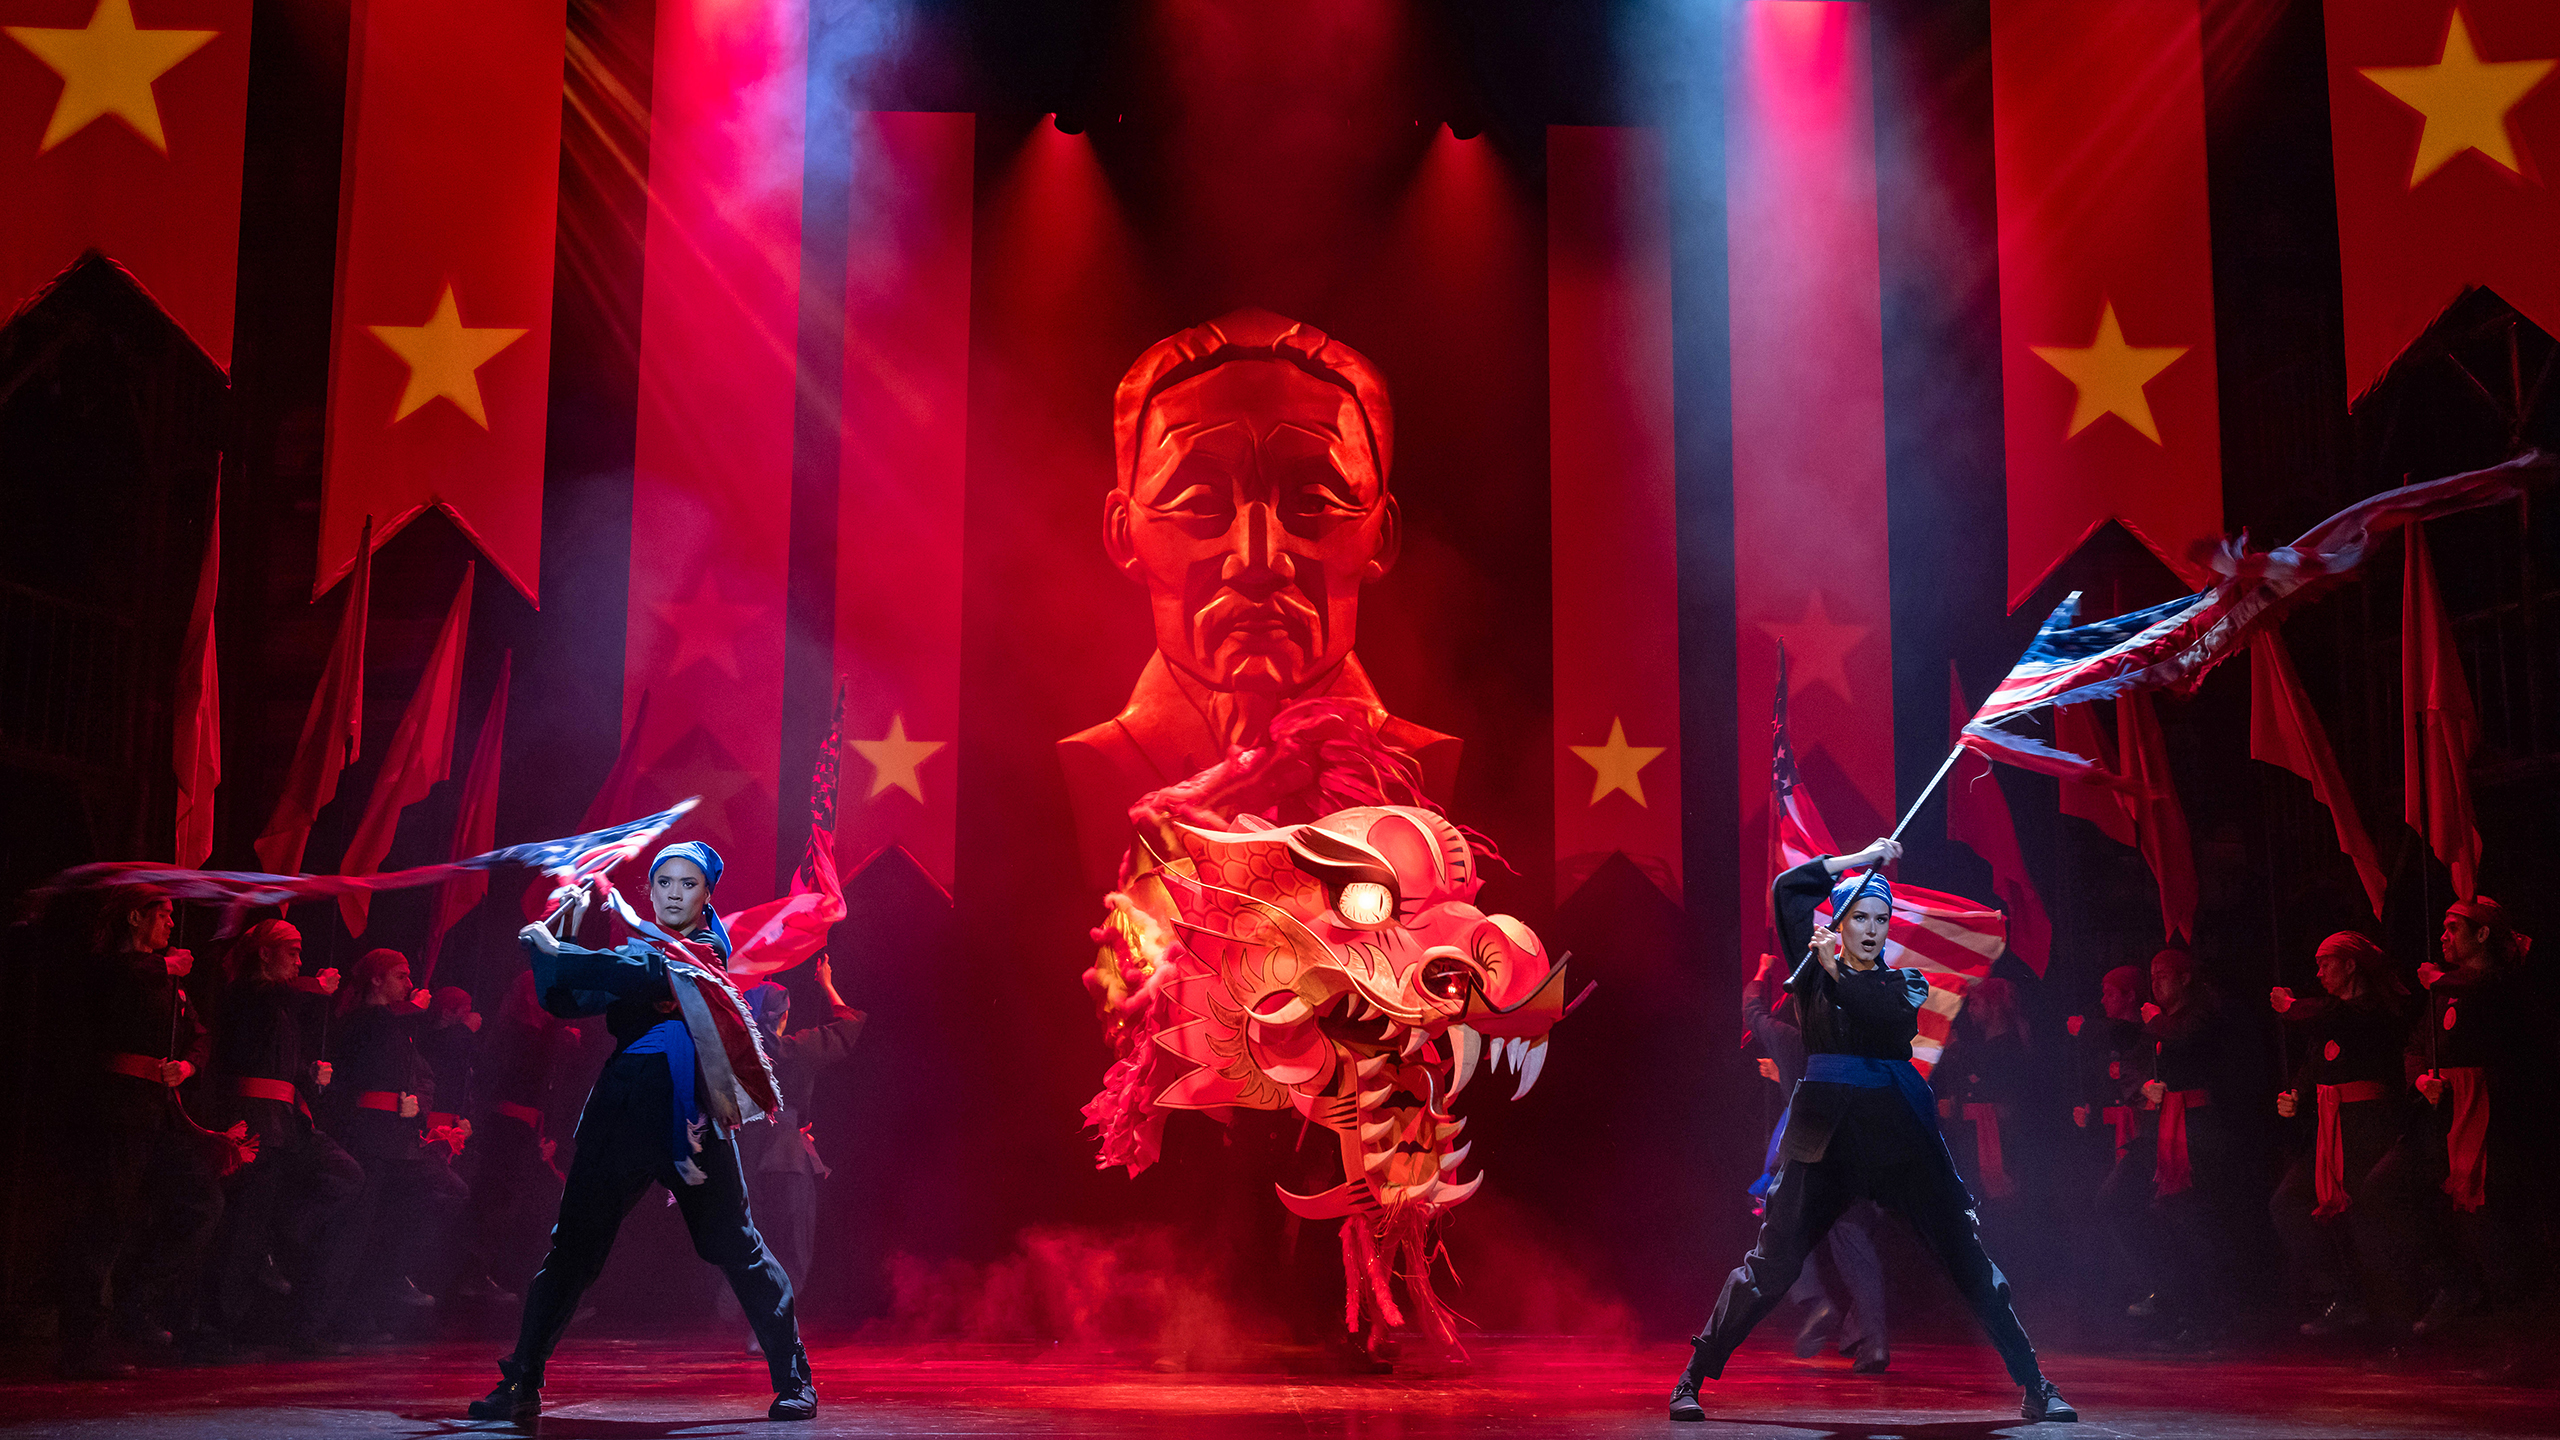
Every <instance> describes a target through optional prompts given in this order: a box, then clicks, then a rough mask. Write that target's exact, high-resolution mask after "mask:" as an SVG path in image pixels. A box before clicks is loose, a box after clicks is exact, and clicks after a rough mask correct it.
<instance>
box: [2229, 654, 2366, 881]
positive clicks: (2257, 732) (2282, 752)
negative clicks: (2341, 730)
mask: <svg viewBox="0 0 2560 1440" xmlns="http://www.w3.org/2000/svg"><path fill="white" fill-rule="evenodd" d="M2249 758H2250V759H2252V760H2262V761H2264V762H2266V763H2267V764H2269V765H2280V766H2283V767H2284V768H2285V769H2287V770H2290V771H2292V772H2293V773H2294V774H2296V775H2299V776H2301V777H2302V778H2303V779H2305V780H2307V781H2310V782H2311V796H2312V798H2313V799H2315V800H2317V801H2319V802H2320V803H2321V804H2322V805H2325V806H2327V807H2328V809H2329V820H2330V823H2331V824H2332V825H2333V826H2334V827H2335V828H2336V829H2337V832H2338V849H2339V851H2340V852H2341V853H2343V854H2344V855H2345V856H2346V857H2347V858H2348V859H2349V860H2351V861H2353V862H2355V867H2356V878H2357V879H2359V880H2361V881H2363V882H2364V893H2365V898H2366V899H2367V900H2368V901H2370V902H2371V903H2372V906H2373V914H2374V917H2375V918H2376V919H2380V918H2381V916H2382V900H2383V892H2384V891H2385V889H2386V888H2387V887H2388V885H2389V881H2388V880H2387V879H2386V877H2385V876H2384V874H2383V870H2382V858H2381V856H2380V855H2379V854H2377V853H2376V852H2375V850H2374V848H2373V838H2372V837H2371V836H2370V835H2368V834H2366V833H2365V828H2364V821H2363V819H2362V818H2361V817H2360V816H2358V815H2357V814H2356V802H2355V796H2354V794H2353V793H2352V792H2350V791H2349V790H2348V789H2347V780H2346V776H2345V775H2344V774H2342V773H2340V771H2339V769H2338V757H2337V754H2336V752H2334V751H2332V750H2331V749H2330V748H2329V732H2328V731H2327V730H2326V729H2324V728H2323V727H2322V726H2321V724H2320V714H2319V712H2318V711H2316V710H2313V709H2312V708H2311V697H2310V696H2308V695H2305V694H2303V693H2302V681H2301V679H2300V678H2299V677H2297V676H2296V675H2295V674H2294V671H2293V657H2292V656H2290V655H2288V654H2287V653H2286V652H2285V644H2284V637H2283V636H2282V635H2280V634H2278V633H2277V632H2275V631H2273V630H2270V631H2267V632H2266V633H2265V634H2262V635H2260V636H2259V637H2258V638H2257V639H2255V640H2253V641H2251V642H2249Z"/></svg>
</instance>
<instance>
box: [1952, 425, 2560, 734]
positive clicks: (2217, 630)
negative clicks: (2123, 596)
mask: <svg viewBox="0 0 2560 1440" xmlns="http://www.w3.org/2000/svg"><path fill="white" fill-rule="evenodd" d="M2552 472H2553V464H2552V461H2551V459H2550V457H2548V456H2545V455H2543V454H2541V453H2540V452H2531V453H2527V454H2525V455H2522V456H2519V457H2518V458H2516V459H2513V460H2510V461H2507V462H2506V463H2505V464H2503V465H2496V466H2492V467H2491V468H2489V469H2486V470H2474V471H2470V472H2468V473H2466V474H2461V475H2453V476H2448V477H2446V478H2444V479H2442V480H2430V481H2427V482H2426V483H2424V484H2420V485H2404V486H2402V487H2401V488H2399V489H2397V490H2386V491H2384V492H2383V493H2381V494H2379V495H2375V496H2371V497H2369V498H2367V499H2364V500H2360V501H2358V502H2356V503H2355V504H2353V505H2350V506H2348V507H2347V508H2346V509H2344V510H2341V511H2339V512H2338V513H2337V514H2335V515H2332V516H2330V517H2329V518H2328V519H2326V520H2323V521H2322V522H2320V523H2319V524H2318V525H2315V526H2313V527H2312V528H2311V529H2310V530H2308V531H2306V532H2304V533H2303V535H2302V537H2301V538H2300V539H2298V540H2296V541H2294V542H2293V543H2292V544H2291V545H2286V546H2282V547H2280V548H2278V549H2274V550H2268V551H2263V552H2257V553H2252V552H2250V551H2249V550H2248V548H2247V546H2248V536H2247V535H2246V534H2243V535H2242V536H2241V537H2240V539H2239V540H2238V541H2236V542H2235V541H2228V540H2226V541H2224V542H2223V543H2222V545H2221V547H2220V548H2219V549H2218V550H2217V551H2216V552H2215V553H2214V554H2213V555H2211V556H2210V557H2207V559H2206V561H2205V563H2206V564H2207V565H2208V566H2209V567H2210V568H2212V569H2213V570H2214V571H2216V572H2217V573H2219V574H2221V575H2222V576H2223V577H2224V578H2223V579H2222V581H2221V582H2220V583H2219V584H2216V585H2215V586H2214V587H2213V588H2211V589H2209V590H2203V591H2199V592H2198V593H2196V594H2193V595H2188V596H2185V597H2183V598H2181V599H2177V600H2171V601H2169V602H2167V603H2166V604H2161V605H2154V606H2152V607H2150V608H2149V609H2147V610H2136V611H2133V612H2132V613H2130V614H2126V615H2118V616H2115V617H2113V618H2112V619H2107V620H2097V621H2092V622H2090V623H2089V624H2086V625H2083V624H2078V623H2076V622H2077V621H2078V620H2079V617H2080V595H2079V592H2077V591H2074V592H2072V593H2071V594H2070V595H2068V596H2066V597H2064V599H2063V602H2062V603H2061V604H2060V605H2057V606H2055V607H2054V610H2053V614H2051V615H2050V616H2047V617H2046V619H2045V622H2044V624H2043V626H2042V627H2040V628H2039V629H2038V630H2037V631H2036V637H2035V639H2034V640H2033V641H2031V642H2030V643H2029V644H2028V646H2027V653H2026V654H2024V655H2022V656H2020V657H2019V659H2018V663H2017V664H2016V665H2015V666H2014V667H2012V668H2011V669H2010V671H2009V675H2008V678H2007V679H2004V680H2002V681H2001V682H2000V684H1999V686H1998V687H1997V688H1996V689H1994V690H1993V691H1992V692H1991V697H1990V698H1989V699H1987V700H1985V701H1983V702H1982V708H1981V709H1980V710H1978V711H1976V712H1975V713H1974V717H1973V719H1972V720H1971V721H1970V722H1969V723H1967V724H1966V726H1965V727H1964V743H1965V744H1966V745H1968V746H1970V747H1972V748H1973V749H1975V750H1978V751H1980V752H1981V753H1983V754H1984V755H1986V756H1989V757H1990V758H1992V759H1995V760H2005V761H2007V762H2009V763H2010V764H2013V765H2019V766H2023V767H2025V768H2026V769H2030V770H2039V771H2042V772H2044V773H2046V774H2048V775H2059V776H2062V777H2064V778H2067V779H2073V780H2082V781H2090V782H2095V783H2098V784H2110V783H2121V782H2118V781H2117V779H2116V777H2115V776H2114V774H2113V772H2111V771H2109V770H2108V769H2107V768H2106V767H2105V766H2103V765H2100V764H2097V763H2096V762H2093V761H2091V760H2089V759H2088V758H2086V757H2084V756H2080V755H2075V754H2072V753H2070V752H2069V751H2065V750H2058V749H2056V748H2054V747H2053V746H2051V745H2049V744H2047V743H2045V742H2044V741H2042V740H2039V739H2036V738H2034V737H2033V736H2029V735H2023V734H2020V733H2018V732H2017V731H2014V730H2011V729H2008V728H2006V727H2005V725H2004V723H2003V722H2006V721H2011V720H2015V719H2016V718H2018V717H2019V716H2022V715H2025V714H2027V713H2028V712H2030V711H2034V710H2039V709H2042V708H2044V707H2045V706H2048V705H2078V704H2083V703H2085V702H2088V701H2091V700H2106V699H2111V698H2113V697H2114V696H2116V695H2119V694H2122V693H2124V692H2126V691H2129V690H2154V689H2175V690H2178V691H2181V692H2192V691H2193V690H2194V689H2195V687H2196V686H2197V685H2198V684H2200V683H2202V682H2203V680H2204V677H2205V675H2206V674H2207V673H2208V672H2210V671H2211V670H2212V669H2213V667H2214V666H2216V665H2219V664H2221V663H2222V662H2223V661H2225V660H2228V659H2230V658H2231V657H2232V656H2234V655H2237V654H2239V653H2240V650H2241V647H2243V646H2244V645H2246V644H2247V643H2248V642H2249V639H2250V637H2251V636H2253V635H2254V634H2256V633H2257V632H2258V631H2259V630H2261V629H2264V628H2266V627H2267V626H2268V625H2271V624H2273V623H2274V622H2275V621H2276V620H2277V619H2278V618H2279V617H2281V616H2282V615H2283V613H2284V612H2285V611H2286V610H2288V609H2290V608H2291V607H2292V606H2294V605H2296V604H2299V603H2301V602H2302V601H2304V600H2307V599H2309V598H2310V597H2311V596H2313V595H2316V594H2318V593H2320V592H2321V591H2323V590H2325V589H2327V588H2328V587H2329V586H2331V585H2334V584H2336V583H2338V582H2339V581H2340V580H2343V579H2344V578H2345V577H2346V576H2348V575H2349V574H2352V573H2353V572H2354V571H2355V570H2356V569H2357V568H2358V567H2359V566H2362V565H2363V564H2364V563H2365V562H2366V561H2367V560H2369V559H2371V558H2372V555H2373V551H2374V547H2375V546H2376V544H2377V543H2378V542H2379V540H2380V539H2381V537H2382V536H2384V535H2387V534H2389V533H2390V532H2391V531H2394V530H2397V529H2401V528H2404V527H2406V526H2410V525H2415V524H2417V523H2419V522H2422V521H2426V520H2431V519H2434V518H2435V517H2437V516H2439V515H2450V514H2453V513H2455V512H2457V511H2462V510H2472V509H2477V508H2479V507H2480V506H2483V505H2493V504H2497V503H2499V502H2501V501H2505V500H2512V499H2514V498H2516V497H2517V496H2519V495H2522V494H2523V493H2524V492H2525V490H2526V489H2527V488H2528V487H2530V486H2533V485H2536V484H2540V483H2542V482H2543V481H2546V480H2548V479H2550V478H2551V475H2552Z"/></svg>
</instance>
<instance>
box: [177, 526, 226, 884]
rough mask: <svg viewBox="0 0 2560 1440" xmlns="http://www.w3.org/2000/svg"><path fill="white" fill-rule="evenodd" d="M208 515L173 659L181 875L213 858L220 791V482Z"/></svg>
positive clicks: (178, 862)
mask: <svg viewBox="0 0 2560 1440" xmlns="http://www.w3.org/2000/svg"><path fill="white" fill-rule="evenodd" d="M208 513H209V514H210V515H211V517H212V518H211V519H210V520H208V521H207V522H206V525H205V537H204V568H203V569H202V570H199V571H198V572H196V604H195V609H194V610H193V611H191V612H190V613H189V614H188V616H187V643H186V647H185V648H184V650H182V651H181V652H180V654H179V658H178V709H177V716H178V721H177V726H176V730H177V733H176V735H175V736H174V737H173V739H174V744H173V745H172V747H171V748H172V749H173V751H174V752H175V753H174V755H173V756H172V759H173V761H174V763H175V765H176V767H177V772H178V837H177V847H176V852H175V858H176V860H177V864H178V868H179V869H181V870H193V869H195V868H197V867H198V866H200V865H202V864H204V862H205V857H206V856H208V855H211V854H212V853H213V794H214V791H215V790H217V789H219V788H220V787H221V785H222V667H221V666H220V665H219V664H218V663H217V662H216V660H215V657H214V643H213V608H214V601H215V600H216V599H217V598H219V596H220V594H221V591H222V482H221V481H220V480H216V481H215V482H214V485H213V505H212V508H211V509H210V511H209V512H208Z"/></svg>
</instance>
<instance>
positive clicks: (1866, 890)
mask: <svg viewBox="0 0 2560 1440" xmlns="http://www.w3.org/2000/svg"><path fill="white" fill-rule="evenodd" d="M1869 895H1873V896H1875V897H1876V898H1877V899H1879V900H1882V901H1883V902H1884V905H1885V908H1886V909H1887V910H1890V909H1892V908H1893V882H1892V881H1890V880H1887V879H1886V878H1884V872H1883V871H1882V870H1869V871H1867V872H1865V873H1864V874H1850V875H1843V876H1841V877H1840V883H1839V884H1837V885H1834V886H1832V887H1831V928H1833V929H1835V930H1837V929H1839V928H1840V922H1841V921H1843V920H1846V919H1848V918H1849V907H1850V906H1852V905H1855V904H1857V903H1858V901H1859V900H1860V899H1862V898H1864V897H1866V896H1869Z"/></svg>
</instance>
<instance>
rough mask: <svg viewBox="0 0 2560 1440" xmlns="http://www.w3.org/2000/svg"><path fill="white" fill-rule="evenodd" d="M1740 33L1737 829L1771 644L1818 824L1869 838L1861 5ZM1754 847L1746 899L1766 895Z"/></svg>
mask: <svg viewBox="0 0 2560 1440" xmlns="http://www.w3.org/2000/svg"><path fill="white" fill-rule="evenodd" d="M1740 27H1741V28H1740V32H1739V37H1740V49H1739V53H1738V56H1737V63H1736V67H1735V71H1734V79H1733V88H1732V92H1731V99H1730V104H1731V107H1732V108H1731V113H1730V118H1729V122H1728V125H1727V129H1726V201H1727V209H1726V228H1727V241H1728V245H1729V247H1730V255H1731V261H1730V270H1729V283H1730V287H1731V295H1732V312H1731V314H1732V320H1731V324H1732V345H1733V355H1734V366H1733V566H1734V614H1735V617H1736V619H1737V622H1738V623H1739V625H1740V627H1741V635H1740V637H1739V641H1740V643H1739V644H1738V645H1737V646H1736V652H1737V659H1736V665H1735V669H1736V674H1735V678H1734V695H1735V701H1734V703H1735V708H1736V712H1737V714H1738V716H1739V729H1738V733H1739V734H1740V735H1741V736H1742V744H1741V745H1740V746H1739V747H1738V749H1739V754H1738V756H1737V757H1736V758H1737V761H1738V766H1739V774H1740V776H1741V789H1740V791H1739V792H1738V793H1739V794H1740V795H1741V797H1742V804H1743V814H1742V816H1741V817H1740V821H1741V832H1740V833H1742V834H1744V835H1759V834H1762V833H1764V828H1765V827H1766V825H1767V824H1768V820H1767V818H1766V814H1765V811H1764V809H1763V807H1764V806H1766V805H1767V804H1768V794H1769V777H1768V770H1767V766H1768V754H1767V752H1766V751H1765V750H1763V749H1762V748H1761V745H1760V742H1759V738H1758V737H1759V736H1760V734H1761V733H1762V730H1761V727H1762V726H1763V725H1765V724H1766V723H1767V721H1766V719H1765V714H1766V712H1765V711H1764V710H1763V709H1762V708H1761V707H1762V705H1763V704H1764V703H1765V702H1764V701H1763V700H1762V699H1761V697H1762V696H1765V695H1767V694H1769V693H1770V691H1771V689H1772V687H1774V686H1775V685H1776V683H1777V665H1778V642H1779V641H1784V642H1785V643H1786V647H1787V654H1788V658H1789V660H1790V662H1791V663H1790V672H1791V673H1790V680H1791V682H1792V694H1791V695H1790V696H1789V704H1790V706H1791V709H1792V714H1793V720H1794V727H1795V738H1796V742H1797V745H1796V757H1797V760H1798V762H1799V764H1800V765H1801V766H1802V768H1803V770H1804V773H1805V778H1806V779H1807V780H1808V781H1810V782H1812V783H1813V784H1814V785H1816V786H1817V787H1818V788H1819V789H1820V790H1821V791H1822V793H1823V795H1824V797H1825V799H1826V801H1827V802H1828V803H1829V804H1830V805H1831V807H1832V813H1831V819H1832V821H1833V823H1834V824H1837V825H1839V826H1841V827H1842V828H1843V829H1845V830H1848V831H1851V832H1854V833H1857V834H1861V835H1864V834H1881V833H1883V831H1884V829H1885V828H1886V827H1888V826H1889V825H1891V824H1892V820H1893V815H1894V810H1895V803H1894V773H1893V617H1892V610H1891V600H1892V589H1891V584H1890V579H1889V575H1890V569H1889V566H1888V563H1887V561H1888V558H1889V549H1888V546H1887V543H1886V531H1885V473H1884V470H1885V462H1884V453H1885V432H1884V320H1883V298H1882V295H1883V291H1882V282H1881V279H1880V271H1879V261H1878V256H1877V244H1876V148H1875V95H1874V84H1873V72H1872V64H1871V59H1870V55H1869V51H1868V39H1867V35H1868V23H1867V7H1866V6H1864V5H1862V4H1822V3H1812V0H1753V3H1751V4H1748V5H1746V6H1744V7H1743V12H1742V17H1741V21H1740ZM1846 843H1850V844H1856V843H1858V842H1857V841H1855V840H1851V841H1849V842H1846ZM1756 848H1757V847H1752V846H1746V847H1744V853H1743V855H1742V857H1741V859H1742V894H1744V895H1745V896H1750V895H1754V894H1756V893H1757V892H1758V891H1759V889H1760V887H1761V886H1762V885H1764V884H1765V883H1766V879H1765V877H1763V876H1762V875H1761V874H1760V865H1761V857H1760V856H1759V855H1758V854H1757V853H1755V852H1756Z"/></svg>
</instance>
